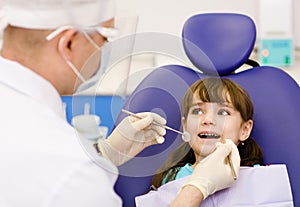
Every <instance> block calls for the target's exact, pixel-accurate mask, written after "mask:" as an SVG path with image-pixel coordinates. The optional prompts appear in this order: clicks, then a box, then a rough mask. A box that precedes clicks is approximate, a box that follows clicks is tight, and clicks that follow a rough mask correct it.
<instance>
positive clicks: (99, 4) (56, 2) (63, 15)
mask: <svg viewBox="0 0 300 207" xmlns="http://www.w3.org/2000/svg"><path fill="white" fill-rule="evenodd" d="M0 1H1V0H0ZM2 1H3V0H2ZM0 6H1V7H2V8H1V16H2V17H1V18H0V21H1V25H2V27H5V26H6V25H8V24H10V25H12V26H16V27H23V28H28V29H55V28H57V27H60V26H64V25H73V26H78V27H88V26H94V25H98V24H99V23H101V22H104V21H107V20H109V19H111V18H113V17H114V15H115V2H114V0H4V3H2V5H0Z"/></svg>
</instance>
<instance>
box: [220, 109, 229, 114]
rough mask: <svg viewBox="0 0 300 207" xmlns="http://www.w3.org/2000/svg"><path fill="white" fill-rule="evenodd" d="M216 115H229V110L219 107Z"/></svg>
mask: <svg viewBox="0 0 300 207" xmlns="http://www.w3.org/2000/svg"><path fill="white" fill-rule="evenodd" d="M218 115H223V116H228V115H230V113H229V111H227V110H225V109H220V110H219V111H218Z"/></svg>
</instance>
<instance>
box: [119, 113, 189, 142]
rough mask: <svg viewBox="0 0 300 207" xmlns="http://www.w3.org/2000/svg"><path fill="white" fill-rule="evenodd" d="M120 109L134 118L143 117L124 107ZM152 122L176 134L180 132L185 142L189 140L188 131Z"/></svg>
mask: <svg viewBox="0 0 300 207" xmlns="http://www.w3.org/2000/svg"><path fill="white" fill-rule="evenodd" d="M121 111H122V112H124V113H126V114H129V115H131V116H133V117H135V118H138V119H142V118H143V117H140V116H138V115H136V114H135V113H132V112H130V111H127V110H125V109H121ZM152 124H153V125H156V126H160V127H163V128H165V129H167V130H170V131H173V132H176V133H178V134H181V136H182V139H183V140H184V141H185V142H188V141H190V139H191V136H190V134H189V133H188V132H181V131H178V130H176V129H173V128H171V127H169V126H167V125H163V124H160V123H158V122H156V121H153V122H152Z"/></svg>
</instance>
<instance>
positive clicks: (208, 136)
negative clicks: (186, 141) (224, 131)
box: [198, 133, 221, 139]
mask: <svg viewBox="0 0 300 207" xmlns="http://www.w3.org/2000/svg"><path fill="white" fill-rule="evenodd" d="M198 137H200V138H202V139H219V138H220V137H221V136H220V135H219V134H215V133H199V134H198Z"/></svg>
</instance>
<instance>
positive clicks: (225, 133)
mask: <svg viewBox="0 0 300 207" xmlns="http://www.w3.org/2000/svg"><path fill="white" fill-rule="evenodd" d="M227 100H228V101H229V102H225V103H211V102H203V101H201V100H200V99H199V98H197V97H194V102H193V104H192V106H191V108H190V109H189V112H188V116H187V118H186V120H183V128H184V130H185V131H187V132H189V133H190V135H191V141H190V142H189V144H190V146H191V147H192V149H193V150H194V152H195V155H196V162H199V161H201V160H202V159H203V158H205V157H206V156H207V155H209V154H210V153H212V152H213V150H214V149H215V144H216V143H217V142H218V141H219V140H220V139H221V137H222V138H225V139H231V140H232V141H233V142H234V143H235V144H236V145H237V144H238V143H239V142H241V141H244V140H246V139H247V138H248V137H249V135H250V132H251V130H252V125H253V122H252V120H249V121H247V122H243V120H242V117H241V114H240V112H239V111H237V110H235V108H234V106H233V105H232V104H231V101H230V97H227Z"/></svg>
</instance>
